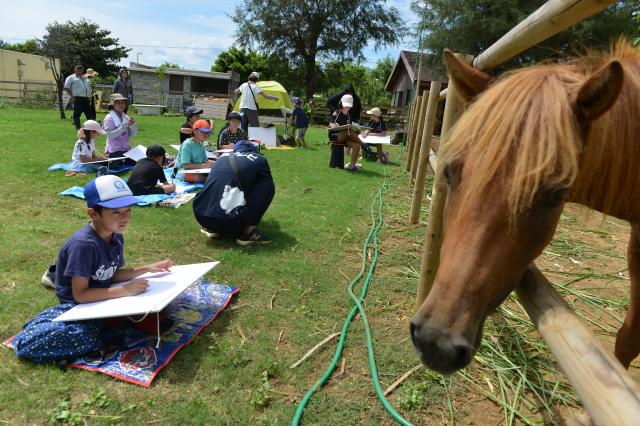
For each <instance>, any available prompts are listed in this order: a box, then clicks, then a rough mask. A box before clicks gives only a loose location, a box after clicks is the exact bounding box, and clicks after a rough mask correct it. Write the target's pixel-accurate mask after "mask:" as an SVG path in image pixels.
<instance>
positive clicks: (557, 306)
mask: <svg viewBox="0 0 640 426" xmlns="http://www.w3.org/2000/svg"><path fill="white" fill-rule="evenodd" d="M516 291H517V294H518V298H519V299H520V301H521V302H522V306H523V307H524V309H525V310H526V311H527V314H529V316H530V317H531V320H532V321H533V323H534V324H535V326H536V328H537V329H538V332H539V333H540V335H541V336H542V338H543V339H544V341H545V343H546V344H547V346H548V347H549V350H551V353H553V356H554V358H555V359H556V361H557V362H558V365H559V366H560V369H561V370H562V372H563V373H564V374H565V375H566V376H567V378H568V379H569V381H570V382H571V385H572V386H573V388H574V389H575V390H576V393H577V394H578V395H579V396H580V398H581V399H582V403H583V404H582V405H583V406H584V407H585V408H586V409H587V411H588V412H589V414H591V417H592V419H593V421H594V422H595V424H596V425H637V424H638V423H639V422H640V388H639V387H638V384H637V383H636V382H635V381H634V380H633V379H632V378H631V377H630V376H629V373H628V372H627V371H626V370H625V369H624V367H622V365H621V364H620V362H618V360H617V359H615V357H614V356H613V355H612V354H611V353H609V352H608V351H607V350H605V349H604V348H603V347H602V344H601V343H600V341H599V340H598V339H597V338H596V337H594V336H593V335H592V334H591V333H590V332H589V331H588V330H587V329H586V327H585V326H584V325H582V323H581V322H580V320H579V319H578V318H577V317H576V315H575V314H574V313H573V312H572V311H571V308H570V307H569V306H567V304H566V303H565V301H564V300H562V298H561V297H560V296H559V295H558V293H556V291H555V290H554V289H553V287H552V285H551V284H550V283H549V281H547V279H546V278H545V276H544V275H542V273H541V272H540V271H539V270H538V268H537V267H536V266H535V265H534V264H531V265H529V267H528V268H527V270H526V271H525V274H524V277H523V278H522V281H521V283H520V286H519V287H518V289H517V290H516Z"/></svg>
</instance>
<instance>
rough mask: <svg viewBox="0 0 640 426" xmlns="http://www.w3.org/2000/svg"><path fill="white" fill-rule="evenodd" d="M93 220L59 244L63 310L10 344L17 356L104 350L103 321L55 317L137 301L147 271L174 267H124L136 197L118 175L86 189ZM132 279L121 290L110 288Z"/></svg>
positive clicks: (49, 313)
mask: <svg viewBox="0 0 640 426" xmlns="http://www.w3.org/2000/svg"><path fill="white" fill-rule="evenodd" d="M84 195H85V198H86V200H87V207H88V209H87V214H88V215H89V218H90V219H91V221H90V222H89V223H88V224H86V225H84V226H83V227H82V228H80V229H79V230H77V231H76V232H75V233H74V234H73V235H72V236H71V237H70V238H69V239H68V240H67V241H66V242H65V243H64V244H63V245H62V248H61V249H60V252H59V254H58V261H57V264H56V277H55V289H56V295H57V296H58V299H59V300H60V303H61V305H57V306H54V307H51V308H48V309H46V310H45V311H43V312H41V313H40V314H38V315H37V316H36V317H35V318H34V319H33V320H31V321H30V322H29V323H27V324H26V325H25V328H24V330H23V331H22V332H20V333H19V334H18V335H17V336H16V338H15V339H14V342H13V343H14V344H15V351H16V354H17V355H18V356H21V357H24V358H26V359H30V360H33V361H52V360H62V359H73V358H75V357H77V356H80V355H83V354H86V353H89V352H93V351H97V350H100V349H103V348H104V347H105V345H107V344H109V343H113V342H107V341H103V340H102V339H103V336H102V335H101V333H102V330H103V328H104V324H103V321H102V320H89V321H81V322H68V323H65V322H55V321H53V319H54V318H56V317H57V316H59V315H61V314H62V313H64V312H66V311H67V310H69V309H71V308H73V306H74V305H76V304H80V303H89V302H97V301H101V300H107V299H115V298H118V297H124V296H135V295H138V294H141V293H144V292H145V291H146V290H147V287H148V283H147V280H144V279H136V277H138V276H140V275H141V274H143V273H145V272H166V271H169V270H170V269H171V266H172V265H173V263H172V262H171V260H169V259H166V260H162V261H160V262H156V263H151V264H149V265H145V266H140V267H137V268H124V267H123V266H124V264H125V260H124V240H123V237H122V232H123V231H124V230H125V229H126V227H127V225H128V224H129V221H130V220H131V206H132V205H134V204H136V203H137V202H138V201H139V199H138V198H136V197H134V196H133V195H132V193H131V191H130V190H129V187H128V186H127V184H126V183H125V182H124V181H123V180H122V179H120V178H119V177H117V176H113V175H105V176H100V177H97V178H95V179H93V180H92V181H91V182H89V183H88V184H87V186H86V187H85V188H84ZM127 280H132V281H131V282H130V283H128V284H125V285H120V286H114V285H113V284H115V283H118V282H122V281H127Z"/></svg>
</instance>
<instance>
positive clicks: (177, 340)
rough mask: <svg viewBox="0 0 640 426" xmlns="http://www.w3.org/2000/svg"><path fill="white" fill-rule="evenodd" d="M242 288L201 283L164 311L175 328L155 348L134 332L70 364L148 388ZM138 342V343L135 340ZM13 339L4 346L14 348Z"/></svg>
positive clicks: (147, 337)
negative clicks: (112, 347)
mask: <svg viewBox="0 0 640 426" xmlns="http://www.w3.org/2000/svg"><path fill="white" fill-rule="evenodd" d="M238 291H240V289H239V288H238V287H232V286H228V285H223V284H216V283H212V282H209V281H205V280H202V281H199V282H198V283H197V284H195V285H193V286H191V287H189V288H188V289H187V290H185V291H184V292H183V293H182V294H181V295H180V296H178V297H177V298H176V299H174V300H173V301H172V302H171V303H170V304H169V305H168V306H167V307H166V308H165V310H164V311H163V312H166V314H167V317H169V318H171V319H172V320H174V321H175V325H174V326H173V327H172V328H171V330H169V331H168V332H167V333H165V334H163V335H162V339H161V343H160V348H159V349H156V347H155V346H156V339H157V338H156V336H155V334H154V335H146V334H144V333H142V332H141V331H140V330H138V329H131V332H130V335H128V336H125V340H127V341H128V342H130V343H129V344H128V346H127V348H124V349H120V350H117V351H115V352H111V353H108V354H105V355H104V356H103V357H102V358H101V359H90V358H86V357H81V358H78V359H76V360H75V361H73V362H72V363H70V364H68V365H70V366H72V367H76V368H81V369H83V370H89V371H97V372H99V373H104V374H107V375H109V376H112V377H115V378H118V379H121V380H124V381H126V382H129V383H134V384H136V385H140V386H143V387H145V388H148V387H149V386H150V385H151V382H152V381H153V379H154V378H155V377H156V375H157V374H158V373H159V372H160V370H162V369H163V368H164V367H165V366H166V365H167V364H168V363H169V361H171V359H172V358H173V357H174V355H175V354H176V353H178V351H179V350H180V349H182V348H183V347H184V346H185V345H186V344H188V343H189V342H191V340H193V338H194V337H196V336H197V335H198V334H199V333H200V332H201V331H202V330H203V329H204V328H205V327H206V326H207V325H209V324H210V323H211V322H212V321H213V320H214V319H215V318H216V317H217V316H218V314H219V313H220V312H222V311H223V310H224V308H226V307H227V305H228V304H229V301H230V300H231V297H232V296H233V295H234V294H236V293H237V292H238ZM132 339H136V340H137V341H133V342H132ZM12 340H13V337H11V338H9V339H7V341H5V342H4V343H3V345H4V346H6V347H8V348H11V349H13V345H12V343H11V342H12Z"/></svg>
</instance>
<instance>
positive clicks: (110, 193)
mask: <svg viewBox="0 0 640 426" xmlns="http://www.w3.org/2000/svg"><path fill="white" fill-rule="evenodd" d="M84 198H85V199H86V200H87V207H89V208H93V207H95V206H101V207H106V208H108V209H118V208H120V207H128V206H132V205H134V204H137V203H139V202H140V199H139V198H137V197H134V196H133V194H132V193H131V190H130V189H129V187H128V186H127V184H126V183H125V181H123V180H122V179H120V178H119V177H118V176H114V175H104V176H99V177H97V178H95V179H93V180H92V181H91V182H89V183H88V184H87V186H85V187H84Z"/></svg>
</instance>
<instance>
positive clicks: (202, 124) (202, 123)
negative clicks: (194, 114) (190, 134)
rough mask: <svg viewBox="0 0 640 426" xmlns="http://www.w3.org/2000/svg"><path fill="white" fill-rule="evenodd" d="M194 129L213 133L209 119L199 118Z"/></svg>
mask: <svg viewBox="0 0 640 426" xmlns="http://www.w3.org/2000/svg"><path fill="white" fill-rule="evenodd" d="M193 130H200V131H201V132H202V133H211V131H212V129H211V127H210V125H209V122H208V121H207V120H198V121H196V122H195V123H193Z"/></svg>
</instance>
